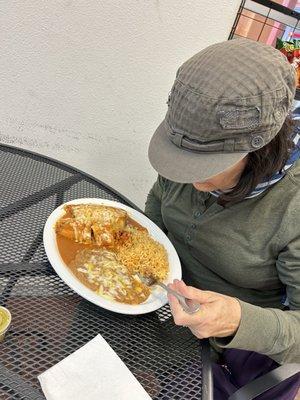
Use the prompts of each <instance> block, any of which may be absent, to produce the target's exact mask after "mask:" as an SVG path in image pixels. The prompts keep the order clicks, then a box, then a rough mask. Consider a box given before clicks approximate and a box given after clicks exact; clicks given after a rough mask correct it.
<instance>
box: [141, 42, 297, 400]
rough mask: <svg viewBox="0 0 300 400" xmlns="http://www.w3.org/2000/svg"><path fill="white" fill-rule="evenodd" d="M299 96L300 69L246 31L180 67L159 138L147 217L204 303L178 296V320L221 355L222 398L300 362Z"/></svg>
mask: <svg viewBox="0 0 300 400" xmlns="http://www.w3.org/2000/svg"><path fill="white" fill-rule="evenodd" d="M294 94H295V72H294V70H293V68H292V67H291V66H290V65H289V63H288V62H287V61H286V59H285V57H284V56H283V55H282V54H281V53H280V52H278V51H277V50H275V49H274V48H272V47H271V46H266V45H263V44H261V43H257V42H253V41H250V40H247V39H238V40H232V41H228V42H225V43H219V44H216V45H213V46H210V47H208V48H207V49H205V50H203V51H201V52H200V53H198V54H196V55H195V56H194V57H192V58H191V59H190V60H188V61H187V62H185V63H184V64H183V65H182V66H181V67H180V68H179V70H178V72H177V76H176V80H175V83H174V85H173V88H172V91H171V93H170V96H169V100H168V112H167V115H166V117H165V120H164V121H163V123H162V124H161V125H160V126H159V128H158V129H157V131H156V132H155V134H154V136H153V138H152V140H151V143H150V147H149V159H150V162H151V164H152V166H153V167H154V168H155V169H156V171H157V172H158V173H159V177H158V180H157V182H156V183H155V184H154V186H153V188H152V190H151V191H150V193H149V195H148V199H147V202H146V214H147V215H148V216H149V217H150V218H151V219H152V220H153V221H154V222H156V223H157V224H158V225H159V226H160V227H161V228H162V229H163V230H164V231H165V232H167V234H168V236H169V238H170V240H171V241H172V242H173V244H174V246H175V248H176V250H177V252H178V254H179V256H180V258H181V262H182V268H183V280H184V281H185V282H186V283H188V284H189V285H191V286H186V285H185V283H183V282H181V281H180V282H179V281H176V282H174V283H173V285H172V287H173V288H174V289H175V290H177V291H178V292H180V293H182V294H183V295H185V296H186V297H188V298H190V299H192V300H194V301H196V302H198V303H200V304H201V310H200V311H199V312H198V313H196V314H194V315H189V314H186V313H185V312H184V311H183V310H182V309H181V307H180V305H179V303H178V302H177V300H176V299H175V298H174V297H172V296H170V297H169V301H170V305H171V310H172V313H173V317H174V320H175V323H176V324H178V325H182V326H187V327H189V328H190V330H191V331H192V332H193V334H194V335H196V336H197V337H198V338H210V341H211V344H212V345H213V347H214V348H215V349H216V350H217V352H219V353H222V363H224V364H225V366H221V365H215V366H214V375H215V394H214V399H227V398H228V396H229V395H230V394H231V393H233V392H234V391H236V390H237V388H239V387H241V386H243V385H245V384H246V383H247V382H248V381H251V380H253V379H254V378H255V377H257V376H260V375H263V374H264V373H266V372H267V371H269V370H272V369H274V368H275V367H276V366H278V365H279V364H283V363H289V362H293V363H297V362H300V334H299V332H300V189H299V188H300V162H299V157H300V150H299V147H297V146H298V141H299V135H297V134H295V133H294V132H295V130H294V132H293V127H292V123H291V119H290V116H289V113H290V110H291V106H292V102H293V98H294ZM299 143H300V142H299ZM233 349H234V350H233ZM241 368H242V369H243V371H241ZM298 384H299V376H294V377H293V378H290V379H289V380H288V382H285V383H283V384H280V385H278V386H277V387H276V388H275V389H273V390H272V391H268V392H266V393H265V394H263V395H261V397H259V398H260V399H293V398H294V397H295V395H296V392H297V387H298Z"/></svg>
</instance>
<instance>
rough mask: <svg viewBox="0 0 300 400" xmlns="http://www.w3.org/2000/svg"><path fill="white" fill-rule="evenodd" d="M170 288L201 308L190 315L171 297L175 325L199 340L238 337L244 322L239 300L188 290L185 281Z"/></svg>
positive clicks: (191, 288)
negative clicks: (237, 332)
mask: <svg viewBox="0 0 300 400" xmlns="http://www.w3.org/2000/svg"><path fill="white" fill-rule="evenodd" d="M168 286H169V287H170V288H172V289H173V290H176V291H177V292H178V293H180V294H182V295H183V296H185V297H187V298H188V299H191V300H194V301H195V302H197V303H199V304H200V306H201V308H200V310H199V311H198V312H197V313H195V314H187V313H186V312H185V311H183V309H182V307H181V305H180V303H179V302H178V300H177V299H176V297H174V296H172V295H170V294H169V295H168V298H169V303H170V307H171V311H172V314H173V318H174V322H175V324H176V325H181V326H186V327H188V328H189V329H190V330H191V331H192V333H193V334H194V335H195V336H197V337H198V338H199V339H203V338H208V337H212V336H213V337H226V336H231V335H234V334H235V332H236V331H237V329H238V327H239V325H240V321H241V306H240V303H239V301H238V300H237V299H235V298H234V297H230V296H225V295H223V294H219V293H215V292H209V291H203V290H199V289H196V288H194V287H191V286H186V284H185V283H184V282H183V281H178V280H175V281H174V282H173V284H170V285H168Z"/></svg>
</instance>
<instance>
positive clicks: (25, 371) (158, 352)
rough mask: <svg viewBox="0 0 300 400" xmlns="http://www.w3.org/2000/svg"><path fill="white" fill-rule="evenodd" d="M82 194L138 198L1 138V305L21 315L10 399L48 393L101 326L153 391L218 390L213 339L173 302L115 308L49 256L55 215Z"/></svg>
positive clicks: (1, 391) (4, 388) (2, 356)
mask: <svg viewBox="0 0 300 400" xmlns="http://www.w3.org/2000/svg"><path fill="white" fill-rule="evenodd" d="M80 197H101V198H105V199H111V200H116V201H119V202H123V203H125V204H128V205H130V206H133V204H131V203H130V202H129V201H128V200H126V199H125V198H123V197H122V196H121V195H120V194H118V193H116V192H115V191H113V190H112V189H110V188H109V187H107V186H106V185H104V184H103V183H101V182H99V181H97V180H95V179H93V178H92V177H90V176H88V175H86V174H84V173H82V172H80V171H78V170H75V169H74V168H71V167H69V166H67V165H64V164H62V163H59V162H57V161H54V160H51V159H48V158H45V157H42V156H40V155H36V154H33V153H30V152H27V151H23V150H20V149H16V148H12V147H8V146H3V145H1V146H0V221H1V226H0V305H4V306H6V307H7V308H8V309H9V310H10V311H11V313H12V318H13V322H12V325H11V328H10V330H9V331H8V333H7V335H6V337H5V340H4V342H2V343H0V399H1V400H8V399H9V400H10V399H18V400H19V399H23V400H37V399H45V398H44V396H43V394H42V392H41V390H40V386H39V383H38V380H37V375H39V374H40V373H41V372H43V371H45V370H46V369H48V368H49V367H51V366H52V365H54V364H56V363H57V362H59V361H60V360H62V359H63V358H65V357H66V356H68V355H69V354H70V353H72V352H74V351H75V350H76V349H78V348H79V347H81V346H82V345H84V344H85V343H86V342H88V341H89V340H90V339H92V338H93V337H94V336H96V335H97V334H98V333H100V334H101V335H102V336H103V337H104V338H105V339H106V340H107V342H108V343H109V344H110V345H111V346H112V347H113V349H114V350H115V351H116V352H117V354H118V355H119V356H120V357H121V359H122V360H123V361H124V362H125V364H126V365H127V366H128V368H129V369H130V370H131V371H132V373H133V374H134V375H135V376H136V377H137V379H138V380H139V381H140V383H141V384H142V385H143V387H144V388H145V389H146V391H147V392H148V393H149V394H150V396H151V397H152V398H153V399H156V400H160V399H165V400H167V399H174V400H175V399H180V400H181V399H184V400H189V399H198V400H200V399H202V400H203V399H209V398H211V375H210V364H209V354H208V352H209V349H208V345H207V344H206V343H205V344H204V345H203V343H202V342H200V341H199V340H197V339H196V338H195V337H193V336H192V335H191V334H190V333H189V331H188V330H187V329H186V328H181V327H176V326H175V325H174V324H173V321H172V318H171V314H170V311H169V308H168V306H165V307H163V308H161V309H160V310H158V311H156V312H153V313H150V314H147V315H143V316H123V315H119V314H115V313H112V312H109V311H106V310H104V309H102V308H100V307H97V306H95V305H93V304H91V303H89V302H87V301H86V300H84V299H82V298H81V297H80V296H78V295H77V294H76V293H74V292H73V291H72V290H71V289H70V288H69V287H68V286H66V285H65V284H64V282H62V281H61V279H60V278H59V277H58V275H56V273H55V271H54V270H53V269H52V267H51V265H50V264H49V263H48V261H47V257H46V254H45V252H44V248H43V243H42V231H43V226H44V224H45V221H46V219H47V217H48V216H49V214H50V213H51V212H52V211H53V210H54V209H55V208H56V207H57V206H59V205H60V204H61V203H63V202H66V201H68V200H72V199H75V198H80ZM62 400H63V399H62ZM87 400H88V399H87Z"/></svg>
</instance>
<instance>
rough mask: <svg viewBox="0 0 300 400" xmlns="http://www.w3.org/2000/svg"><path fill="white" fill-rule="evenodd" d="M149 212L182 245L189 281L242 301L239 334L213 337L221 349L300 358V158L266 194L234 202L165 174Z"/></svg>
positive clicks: (281, 358)
mask: <svg viewBox="0 0 300 400" xmlns="http://www.w3.org/2000/svg"><path fill="white" fill-rule="evenodd" d="M145 211H146V215H148V217H149V218H150V219H152V220H153V221H154V222H155V223H156V224H157V225H158V226H160V227H161V228H162V229H163V230H164V231H165V232H166V233H167V235H168V237H169V239H170V240H171V242H172V243H173V245H174V247H175V248H176V250H177V252H178V255H179V257H180V259H181V263H182V269H183V279H184V280H185V281H186V282H187V283H189V284H190V285H193V286H195V287H198V288H200V289H203V290H211V291H215V292H218V293H223V294H227V295H229V296H234V297H237V298H238V299H239V300H240V304H241V308H242V317H241V322H240V326H239V328H238V330H237V332H236V334H235V335H234V336H233V337H228V338H212V339H211V340H212V344H213V345H214V346H215V347H217V348H218V349H219V350H220V348H237V349H244V350H250V351H256V352H258V353H262V354H266V355H268V356H270V357H271V358H273V359H274V360H275V361H277V362H278V363H285V362H300V162H299V161H298V162H297V163H296V164H295V165H294V166H293V167H292V168H291V169H290V170H289V171H288V172H287V175H286V176H285V177H284V178H283V179H281V181H279V182H278V183H276V184H275V185H273V186H271V187H270V188H269V189H268V190H266V191H265V192H263V193H262V194H260V195H259V196H257V197H254V198H250V199H244V200H243V201H241V202H240V203H237V204H234V205H231V206H227V207H223V206H221V205H219V204H218V203H217V199H216V197H214V196H212V195H211V194H209V193H204V192H200V191H197V190H196V189H195V188H194V187H193V185H192V184H179V183H175V182H171V181H169V180H166V179H164V178H162V177H158V180H157V181H156V183H155V184H154V186H153V188H152V189H151V191H150V193H149V195H148V198H147V202H146V210H145ZM285 294H286V295H287V299H288V302H289V310H285V311H283V308H284V306H283V304H282V302H283V298H284V296H285Z"/></svg>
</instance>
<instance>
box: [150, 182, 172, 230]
mask: <svg viewBox="0 0 300 400" xmlns="http://www.w3.org/2000/svg"><path fill="white" fill-rule="evenodd" d="M164 188H165V179H164V178H163V177H161V176H158V178H157V180H156V182H155V183H154V185H153V187H152V189H151V190H150V192H149V194H148V196H147V200H146V206H145V214H146V215H147V217H148V218H150V219H151V220H152V221H153V222H154V223H155V224H156V225H158V226H159V227H160V228H161V229H162V230H163V231H164V232H166V231H167V229H166V227H165V225H164V223H163V218H162V214H161V202H162V197H163V193H164Z"/></svg>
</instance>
